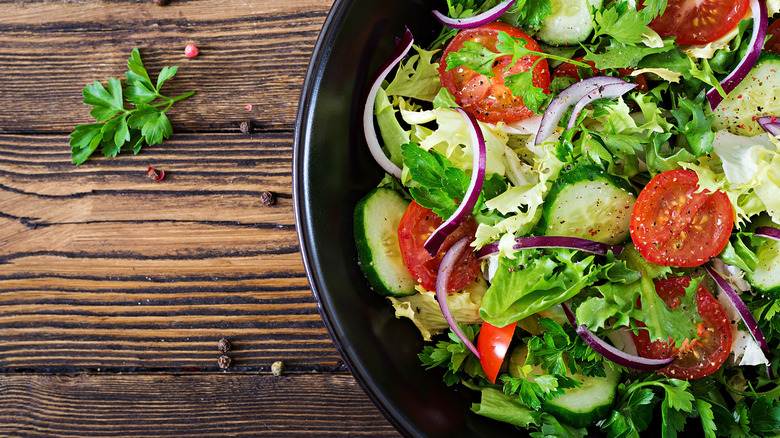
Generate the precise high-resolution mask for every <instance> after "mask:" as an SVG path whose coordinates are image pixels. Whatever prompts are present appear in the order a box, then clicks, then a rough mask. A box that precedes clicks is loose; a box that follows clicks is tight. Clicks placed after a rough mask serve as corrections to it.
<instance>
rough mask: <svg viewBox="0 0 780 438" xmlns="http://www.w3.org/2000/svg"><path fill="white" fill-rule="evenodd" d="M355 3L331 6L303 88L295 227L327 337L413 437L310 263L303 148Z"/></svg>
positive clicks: (338, 1) (347, 0)
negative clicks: (344, 330) (335, 315)
mask: <svg viewBox="0 0 780 438" xmlns="http://www.w3.org/2000/svg"><path fill="white" fill-rule="evenodd" d="M353 3H354V1H353V0H335V1H334V3H333V5H332V6H331V9H330V11H329V12H328V15H327V17H326V19H325V22H324V23H323V25H322V29H321V30H320V33H319V36H318V38H317V42H316V44H315V46H314V50H313V52H312V55H311V60H310V62H309V66H308V69H307V72H306V75H305V77H304V81H303V86H302V89H301V94H300V98H299V101H298V109H297V117H296V123H295V136H294V140H293V162H292V167H293V168H292V190H293V191H292V198H293V214H294V216H295V228H296V233H297V235H298V243H299V247H300V254H301V257H302V259H303V265H304V269H305V271H306V277H307V279H308V282H309V286H310V288H311V291H312V294H313V295H314V298H315V300H316V302H317V309H318V310H319V313H320V316H321V318H322V321H323V323H324V324H325V327H326V329H327V331H328V334H329V336H330V338H331V340H332V341H333V343H334V345H335V347H336V350H337V351H338V353H339V355H340V356H341V358H342V359H343V361H344V363H345V365H346V366H347V368H348V369H349V371H350V373H351V374H352V376H353V377H354V378H355V380H356V381H357V383H358V385H359V386H360V387H361V389H362V390H363V392H364V393H365V394H366V395H367V396H368V397H369V399H370V400H371V401H372V402H373V403H374V405H375V406H376V407H377V408H378V410H379V411H380V412H381V413H382V415H383V416H384V417H385V419H387V420H388V422H389V423H390V424H391V425H392V426H393V427H394V428H395V429H396V430H397V431H398V432H400V433H401V434H402V435H404V436H408V437H411V436H413V435H411V434H410V432H409V430H410V429H409V428H408V426H409V425H408V424H406V423H405V422H403V421H402V420H401V419H400V417H401V416H400V415H399V414H398V412H397V411H396V410H395V409H394V408H393V407H392V406H390V404H389V402H388V401H387V400H383V399H382V398H381V397H379V396H378V394H377V389H378V388H377V387H376V385H375V384H374V383H373V380H372V379H371V377H370V375H369V373H368V372H367V370H366V369H365V367H364V366H363V364H362V362H361V361H360V360H359V359H358V358H357V357H355V356H353V354H352V352H351V351H350V350H349V349H348V348H346V346H345V345H343V344H342V343H341V340H340V338H339V337H338V330H337V327H336V324H334V322H333V319H332V315H331V310H330V308H329V307H328V306H327V305H324V304H323V300H322V297H323V293H322V290H324V285H323V284H322V281H321V279H320V278H319V277H318V276H317V275H316V273H315V271H314V270H313V269H312V264H311V262H310V260H311V259H310V257H311V248H310V242H311V230H310V227H309V226H310V224H308V223H307V222H306V216H305V212H306V206H305V196H304V195H303V193H302V191H303V190H304V187H305V183H304V178H305V169H304V165H303V154H304V149H306V146H307V145H308V143H309V141H310V139H311V136H312V123H313V121H314V112H315V111H314V109H315V108H316V103H317V99H318V96H317V91H318V89H319V85H320V81H321V80H322V73H323V70H324V68H325V66H326V65H327V63H328V60H329V58H330V54H331V50H330V49H331V47H332V45H333V43H334V40H335V38H336V34H337V33H338V31H339V29H340V28H341V25H342V24H343V23H344V21H345V20H346V17H347V12H348V11H349V8H350V7H351V6H352V4H353Z"/></svg>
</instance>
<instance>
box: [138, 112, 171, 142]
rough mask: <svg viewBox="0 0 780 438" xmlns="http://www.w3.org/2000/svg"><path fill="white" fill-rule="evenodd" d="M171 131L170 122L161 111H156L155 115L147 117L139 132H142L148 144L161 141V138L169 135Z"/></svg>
mask: <svg viewBox="0 0 780 438" xmlns="http://www.w3.org/2000/svg"><path fill="white" fill-rule="evenodd" d="M172 133H173V127H171V122H170V120H168V116H166V115H165V113H163V112H158V113H157V115H156V116H151V117H150V118H148V119H147V120H146V122H145V123H144V126H143V127H142V128H141V134H143V136H144V139H145V140H146V143H147V144H150V145H152V144H156V143H162V141H163V139H165V138H168V137H170V136H171V134H172Z"/></svg>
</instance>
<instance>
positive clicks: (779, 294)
mask: <svg viewBox="0 0 780 438" xmlns="http://www.w3.org/2000/svg"><path fill="white" fill-rule="evenodd" d="M756 256H757V257H758V264H756V269H754V270H753V274H752V275H750V278H749V280H750V284H752V285H753V287H755V288H756V290H757V291H758V292H760V293H761V294H762V295H766V296H767V297H769V298H772V299H778V298H780V242H778V241H775V240H769V239H766V241H765V242H763V243H762V244H761V246H759V247H758V249H757V250H756Z"/></svg>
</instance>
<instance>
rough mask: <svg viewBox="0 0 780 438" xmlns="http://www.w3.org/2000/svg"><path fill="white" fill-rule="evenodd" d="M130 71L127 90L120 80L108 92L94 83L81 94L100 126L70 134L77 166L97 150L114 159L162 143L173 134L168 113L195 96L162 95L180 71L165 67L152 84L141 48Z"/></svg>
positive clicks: (130, 63) (134, 54) (135, 51)
mask: <svg viewBox="0 0 780 438" xmlns="http://www.w3.org/2000/svg"><path fill="white" fill-rule="evenodd" d="M127 68H128V71H127V73H126V78H127V79H126V81H125V86H124V87H122V82H121V81H120V80H119V79H117V78H110V79H109V80H108V88H106V87H104V86H103V84H101V83H100V82H99V81H95V82H93V83H92V84H89V85H87V86H86V87H84V89H83V90H82V95H83V96H84V100H83V102H84V104H86V105H89V106H92V107H94V108H92V110H90V112H89V114H90V115H91V116H92V117H94V118H95V121H96V122H97V123H89V124H85V125H78V126H76V127H75V128H74V131H73V132H72V133H71V134H70V147H71V158H72V159H73V163H74V164H81V163H83V162H84V161H86V160H87V158H89V157H90V156H91V155H92V153H93V152H95V150H97V148H98V147H100V148H101V152H102V153H103V155H104V156H106V157H115V156H117V154H119V152H120V151H121V150H122V149H125V150H132V151H133V153H134V154H137V153H138V152H139V151H140V150H141V147H142V146H143V144H144V143H146V144H147V145H153V144H156V143H161V142H162V141H163V139H166V138H168V137H170V135H171V134H172V133H173V128H172V127H171V122H170V121H169V120H168V116H166V115H165V112H166V111H168V109H170V108H171V106H172V105H173V104H174V103H176V102H178V101H180V100H182V99H186V98H188V97H190V96H192V95H193V94H195V92H194V91H190V92H188V93H184V94H181V95H179V96H176V97H167V96H165V95H163V94H160V88H162V86H163V84H165V82H167V81H168V80H169V79H171V78H172V77H173V76H174V75H175V74H176V72H177V71H178V69H179V67H176V66H174V67H168V66H166V67H163V68H162V70H161V71H160V74H159V75H158V76H157V81H156V83H155V82H152V79H151V78H150V77H149V73H148V72H147V71H146V68H144V64H143V62H142V61H141V54H140V52H139V51H138V48H134V49H133V51H132V54H131V55H130V58H129V59H128V60H127ZM128 107H132V108H128Z"/></svg>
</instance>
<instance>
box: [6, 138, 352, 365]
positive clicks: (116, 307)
mask: <svg viewBox="0 0 780 438" xmlns="http://www.w3.org/2000/svg"><path fill="white" fill-rule="evenodd" d="M291 154H292V144H291V139H290V136H289V134H282V133H267V134H266V133H257V134H252V135H244V134H242V133H240V132H236V133H233V134H198V135H187V134H184V135H176V136H174V137H173V138H171V139H170V140H169V141H167V142H165V143H163V144H161V145H156V146H155V147H150V148H148V150H147V151H143V152H142V153H141V154H139V155H136V156H133V155H128V156H119V157H117V158H114V159H105V158H102V159H100V158H98V159H94V160H90V161H88V162H87V163H86V164H84V165H81V166H79V167H77V168H76V167H75V166H73V165H72V164H70V163H69V162H68V156H69V151H68V149H67V144H66V137H65V136H63V135H35V136H32V135H2V136H0V155H2V156H7V155H11V156H12V157H11V158H10V159H8V158H4V159H0V175H2V176H3V180H2V185H0V212H2V216H1V217H0V242H2V243H1V244H0V260H1V261H2V263H0V308H2V310H3V312H2V314H0V339H3V342H2V343H0V368H7V369H40V368H46V369H51V368H56V367H65V368H68V367H81V368H97V367H100V368H102V369H120V370H131V369H160V368H172V369H177V368H182V367H185V368H198V369H205V370H214V369H216V366H217V364H216V356H215V348H216V341H217V340H219V338H220V337H222V336H226V337H228V338H229V339H231V340H232V341H233V342H234V343H236V344H237V345H238V346H239V348H237V349H236V350H235V352H234V359H235V360H236V366H238V367H240V368H241V369H257V368H259V367H262V366H267V365H268V364H269V363H270V362H272V361H273V360H275V359H277V358H285V359H286V360H289V361H292V362H293V365H294V366H298V367H308V368H310V369H316V368H321V367H334V366H338V364H339V357H338V354H337V352H336V351H335V349H334V348H333V346H332V344H331V343H330V339H329V337H328V334H327V332H326V330H325V329H324V326H323V324H322V322H321V320H320V317H319V313H318V311H317V307H316V304H315V302H314V299H313V297H312V296H311V291H310V290H309V288H308V283H307V281H306V276H305V272H304V270H303V265H302V262H301V259H300V254H299V253H298V242H297V236H296V234H295V227H294V221H293V211H292V202H291V198H292V193H291V179H290V178H291V176H290V170H291V163H290V161H289V160H290V156H291ZM149 164H153V165H154V166H156V167H158V168H160V169H163V170H166V177H165V179H164V180H163V181H161V182H153V181H151V180H150V179H149V178H147V176H146V168H147V167H148V165H149ZM266 190H269V191H272V192H273V193H274V194H275V195H276V198H277V202H276V203H275V204H274V205H272V206H264V205H263V204H262V203H261V202H260V200H259V197H260V195H261V193H262V192H263V191H266Z"/></svg>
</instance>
